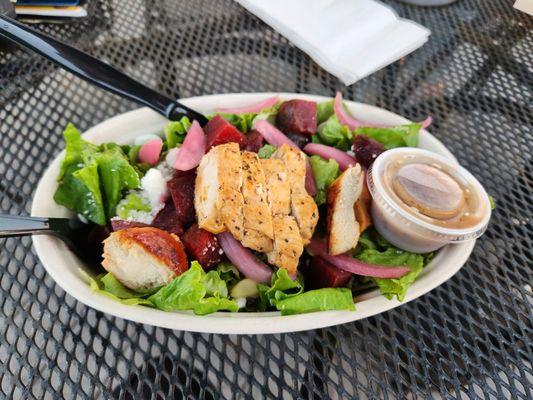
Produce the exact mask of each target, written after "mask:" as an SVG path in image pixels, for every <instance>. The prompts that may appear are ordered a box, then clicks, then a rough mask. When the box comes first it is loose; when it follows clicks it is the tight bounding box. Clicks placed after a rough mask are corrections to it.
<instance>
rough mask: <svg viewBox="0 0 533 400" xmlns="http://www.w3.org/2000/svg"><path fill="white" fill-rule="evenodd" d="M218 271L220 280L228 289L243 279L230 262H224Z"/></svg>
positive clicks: (219, 265)
mask: <svg viewBox="0 0 533 400" xmlns="http://www.w3.org/2000/svg"><path fill="white" fill-rule="evenodd" d="M216 271H217V272H218V275H219V276H220V279H222V280H223V281H224V282H226V285H227V286H228V288H230V287H232V286H233V285H235V284H236V283H237V281H239V280H240V279H241V274H240V273H239V270H238V269H237V268H236V267H235V265H233V264H232V263H230V262H228V261H222V262H221V263H220V264H218V265H217V268H216Z"/></svg>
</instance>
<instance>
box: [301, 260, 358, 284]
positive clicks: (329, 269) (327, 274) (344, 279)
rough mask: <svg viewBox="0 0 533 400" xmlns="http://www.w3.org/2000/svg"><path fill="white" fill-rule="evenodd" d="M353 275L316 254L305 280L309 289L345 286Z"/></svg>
mask: <svg viewBox="0 0 533 400" xmlns="http://www.w3.org/2000/svg"><path fill="white" fill-rule="evenodd" d="M351 276H352V273H351V272H347V271H343V270H342V269H340V268H337V267H335V266H334V265H331V264H330V263H328V262H327V261H325V260H323V259H322V258H320V257H318V256H315V257H313V258H312V260H311V263H310V264H309V267H307V270H306V274H305V282H306V285H307V286H306V287H307V288H309V289H320V288H326V287H343V286H345V285H346V284H347V283H348V281H349V280H350V278H351Z"/></svg>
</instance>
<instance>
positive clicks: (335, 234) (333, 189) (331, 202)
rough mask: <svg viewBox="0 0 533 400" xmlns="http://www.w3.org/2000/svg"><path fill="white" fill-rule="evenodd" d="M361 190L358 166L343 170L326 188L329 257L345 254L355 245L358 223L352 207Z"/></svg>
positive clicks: (361, 181)
mask: <svg viewBox="0 0 533 400" xmlns="http://www.w3.org/2000/svg"><path fill="white" fill-rule="evenodd" d="M362 189H363V171H362V170H361V166H360V165H359V164H356V165H355V166H353V167H350V168H348V169H347V170H345V171H344V172H343V173H342V174H341V175H340V176H339V177H338V178H337V179H335V181H333V183H332V184H331V185H330V187H329V188H328V194H327V205H328V215H327V227H328V252H329V254H331V255H334V256H335V255H339V254H342V253H346V252H347V251H349V250H351V249H353V248H354V247H355V246H356V245H357V241H358V240H359V223H358V222H357V220H356V218H355V211H354V205H355V202H356V201H357V200H358V199H359V196H360V195H361V191H362Z"/></svg>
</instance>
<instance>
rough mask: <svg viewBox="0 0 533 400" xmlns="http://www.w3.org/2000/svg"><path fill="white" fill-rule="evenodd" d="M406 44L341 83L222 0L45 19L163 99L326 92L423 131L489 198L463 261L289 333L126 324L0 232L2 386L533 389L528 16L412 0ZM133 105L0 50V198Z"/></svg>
mask: <svg viewBox="0 0 533 400" xmlns="http://www.w3.org/2000/svg"><path fill="white" fill-rule="evenodd" d="M387 3H388V4H390V5H391V6H393V7H394V8H395V9H396V10H397V12H398V13H399V14H400V15H401V16H403V17H406V18H410V19H412V20H414V21H417V22H419V23H421V24H423V25H425V26H427V27H428V28H430V29H431V30H432V32H433V34H432V36H431V37H430V40H429V42H428V43H427V44H426V45H425V46H424V47H423V48H421V49H420V50H417V51H416V52H415V53H414V54H412V55H410V56H408V57H406V58H405V59H402V60H401V61H399V62H396V63H394V64H393V65H391V66H389V67H387V68H385V69H384V70H382V71H379V72H377V73H375V74H374V75H372V76H371V77H369V78H367V79H364V80H363V81H361V82H359V83H357V84H355V85H353V86H351V87H344V86H343V85H342V84H341V83H340V82H339V81H338V80H337V79H335V78H334V77H333V76H331V75H329V74H328V73H326V72H325V71H323V70H322V69H321V68H320V67H318V66H317V65H316V64H315V63H314V62H313V61H312V60H310V59H309V58H308V57H307V56H306V55H305V54H303V53H302V52H301V51H299V50H298V49H296V48H295V47H293V46H292V45H291V44H290V43H289V42H288V41H287V40H285V39H284V38H283V37H281V36H280V35H279V34H277V33H275V32H274V31H273V30H272V29H270V28H269V27H267V26H266V25H264V24H263V23H262V22H261V21H259V20H258V19H256V18H255V17H253V16H252V15H250V14H249V13H247V12H246V11H244V10H243V9H242V8H241V7H239V6H238V5H236V4H235V3H232V2H231V1H225V0H216V1H200V0H198V1H185V0H181V1H178V0H172V1H148V0H146V1H143V0H131V1H127V2H125V1H119V0H112V1H97V0H94V1H90V2H89V5H88V11H89V17H88V18H87V19H85V20H83V21H77V22H70V23H67V24H63V25H50V24H39V25H37V27H38V28H39V29H41V30H43V31H45V32H47V33H49V34H51V35H54V36H56V37H58V38H61V39H63V40H66V41H68V42H70V43H72V44H74V45H75V46H77V47H79V48H81V49H83V50H86V51H88V52H90V53H92V54H94V55H95V56H97V57H99V58H101V59H104V60H105V61H107V62H109V63H111V64H112V65H114V66H116V67H118V68H119V69H121V70H123V71H126V72H127V73H129V74H131V75H132V76H134V77H136V78H138V79H140V80H142V81H143V82H145V83H147V84H149V85H150V86H152V87H154V88H156V89H158V90H160V91H162V92H164V93H166V94H168V95H170V96H174V97H187V96H192V95H201V94H207V93H220V92H240V91H245V92H254V91H286V92H292V91H293V92H309V93H318V94H324V95H333V94H334V92H335V90H337V89H340V90H342V91H343V93H344V95H345V97H346V98H348V99H355V100H358V101H362V102H366V103H370V104H374V105H377V106H380V107H384V108H387V109H389V110H392V111H394V112H396V113H399V114H401V115H404V116H406V117H408V118H411V119H421V118H423V117H425V116H426V115H432V116H433V117H434V119H435V123H434V124H433V126H432V127H431V129H430V130H431V131H432V133H433V134H435V135H436V136H437V137H438V138H439V139H440V140H442V141H443V142H444V143H445V144H446V146H448V147H449V148H450V149H451V150H452V151H453V153H454V154H455V155H456V156H457V158H458V159H459V160H460V162H461V163H462V164H464V165H465V166H466V167H467V168H469V169H470V171H472V172H473V173H474V175H476V176H477V177H478V178H479V179H480V180H481V181H482V183H483V184H484V185H485V187H486V188H487V190H488V191H489V192H490V193H491V194H492V195H493V196H494V197H495V198H496V200H497V208H496V210H495V212H494V216H493V219H492V222H491V225H490V228H489V230H488V231H487V233H486V235H485V236H484V237H483V238H482V239H481V240H480V241H479V242H478V243H477V245H476V248H475V250H474V253H473V254H472V256H471V258H470V260H469V261H468V263H467V264H466V265H465V266H464V268H463V269H462V270H461V271H460V272H459V273H457V274H456V275H455V276H454V277H453V278H452V279H450V280H449V281H448V282H446V283H445V284H443V285H442V286H440V287H439V288H437V289H436V290H434V291H432V292H431V293H429V294H427V295H425V296H423V297H422V298H419V299H418V300H415V301H412V302H411V303H409V304H406V305H404V306H402V307H400V308H396V309H395V310H393V311H390V312H387V313H384V314H381V315H379V316H376V317H372V318H368V319H366V320H363V321H359V322H354V323H350V324H346V325H342V326H337V327H332V328H327V329H320V330H315V331H309V332H304V333H297V334H285V335H271V336H240V337H236V336H219V335H203V334H191V333H187V332H180V331H170V330H165V329H159V328H153V327H151V326H145V325H140V324H136V323H132V322H128V321H125V320H122V319H118V318H113V317H110V316H109V315H104V314H102V313H100V312H97V311H95V310H93V309H90V308H88V307H86V306H84V305H82V304H80V303H78V302H77V301H75V300H74V299H73V298H72V297H70V296H68V295H66V294H65V292H64V291H63V290H62V289H60V288H59V287H58V286H57V285H56V284H55V283H54V282H53V281H52V280H51V278H50V277H49V276H47V274H46V273H45V271H44V269H43V267H42V266H41V264H40V263H39V261H38V259H37V257H36V256H35V254H34V252H33V250H32V246H31V241H30V239H28V238H23V239H8V240H1V241H0V266H1V274H0V292H1V297H0V397H2V398H20V399H29V398H38V399H43V398H44V399H49V398H61V397H63V398H75V397H79V398H121V399H133V398H158V399H159V398H161V399H162V398H176V399H180V398H185V397H186V398H201V399H214V398H262V397H266V398H313V399H315V398H317V399H322V398H334V399H340V398H361V399H365V398H431V397H433V398H458V399H459V398H461V399H463V398H481V399H489V398H512V399H531V398H532V397H533V393H532V391H533V382H532V381H533V370H532V336H533V327H532V325H533V324H532V303H533V294H532V289H531V285H532V282H533V279H532V259H533V235H532V230H533V222H532V218H533V197H532V193H533V191H532V185H533V178H532V174H533V172H532V159H531V155H532V150H533V145H532V143H533V132H532V131H533V121H532V120H533V111H532V103H533V29H532V28H533V18H532V17H528V16H527V15H526V14H523V13H519V12H518V11H515V10H513V9H512V8H511V3H512V1H509V0H490V1H487V0H460V1H458V2H457V3H455V4H454V5H453V6H449V7H443V8H421V7H415V6H408V5H403V4H401V3H398V2H396V1H394V0H389V1H387ZM135 107H136V105H134V104H132V103H129V102H127V101H124V100H122V99H120V98H117V97H115V96H113V95H110V94H107V93H105V92H103V91H101V90H99V89H95V88H93V87H90V86H88V85H87V84H85V83H84V82H82V81H80V80H79V79H77V78H74V77H73V76H72V75H69V74H67V73H65V72H63V71H61V70H58V69H57V68H55V67H54V66H52V65H51V64H50V63H49V62H47V61H45V60H43V59H42V58H40V57H38V56H35V55H33V54H29V53H25V52H22V51H20V50H17V51H13V52H8V51H2V50H0V149H1V150H0V154H1V157H0V179H1V180H0V207H1V211H2V212H9V213H14V214H18V213H23V214H24V213H28V212H29V209H30V205H31V199H32V193H33V191H34V189H35V186H36V183H37V180H38V179H39V177H40V175H41V174H42V173H43V171H44V169H45V168H46V166H47V164H48V163H49V162H50V161H51V160H52V159H53V157H54V156H55V155H57V153H58V152H59V151H60V149H61V148H62V146H63V141H62V138H61V132H62V129H63V127H64V126H65V125H66V123H67V122H69V121H70V122H73V123H74V124H76V125H78V126H79V127H80V128H81V129H86V128H89V127H90V126H92V125H94V124H96V123H98V122H100V121H102V120H104V119H106V118H108V117H111V116H113V115H115V114H118V113H121V112H124V111H127V110H130V109H132V108H135Z"/></svg>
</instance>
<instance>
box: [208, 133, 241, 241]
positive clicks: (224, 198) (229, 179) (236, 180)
mask: <svg viewBox="0 0 533 400" xmlns="http://www.w3.org/2000/svg"><path fill="white" fill-rule="evenodd" d="M215 152H216V154H217V161H218V178H219V182H220V187H219V196H220V198H219V203H218V206H219V208H218V212H219V213H220V218H221V220H222V223H223V224H224V225H225V226H226V228H227V229H228V230H229V232H230V233H231V234H232V235H233V237H234V238H235V239H237V240H242V238H243V232H244V229H243V227H244V221H243V206H244V198H243V195H242V193H241V189H242V183H243V176H242V158H241V152H240V150H239V145H238V144H237V143H226V144H222V145H219V146H216V147H215ZM204 229H205V228H204ZM206 230H207V229H206ZM212 233H214V232H212Z"/></svg>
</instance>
